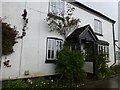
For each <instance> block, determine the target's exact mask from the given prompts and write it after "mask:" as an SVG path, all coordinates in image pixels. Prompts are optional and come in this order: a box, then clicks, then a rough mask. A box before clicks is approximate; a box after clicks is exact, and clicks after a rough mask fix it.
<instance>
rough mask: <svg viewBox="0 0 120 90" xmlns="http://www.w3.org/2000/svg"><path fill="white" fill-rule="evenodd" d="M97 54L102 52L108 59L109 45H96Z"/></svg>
mask: <svg viewBox="0 0 120 90" xmlns="http://www.w3.org/2000/svg"><path fill="white" fill-rule="evenodd" d="M98 54H104V55H105V56H106V59H107V60H109V46H106V45H98Z"/></svg>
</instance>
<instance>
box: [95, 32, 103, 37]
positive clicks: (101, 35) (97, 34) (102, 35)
mask: <svg viewBox="0 0 120 90" xmlns="http://www.w3.org/2000/svg"><path fill="white" fill-rule="evenodd" d="M95 35H98V36H103V34H100V33H95Z"/></svg>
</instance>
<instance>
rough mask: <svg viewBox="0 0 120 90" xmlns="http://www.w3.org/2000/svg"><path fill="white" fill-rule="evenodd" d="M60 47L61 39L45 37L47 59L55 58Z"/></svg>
mask: <svg viewBox="0 0 120 90" xmlns="http://www.w3.org/2000/svg"><path fill="white" fill-rule="evenodd" d="M61 47H62V40H61V39H57V38H47V61H48V62H52V61H54V60H57V53H58V51H60V49H61Z"/></svg>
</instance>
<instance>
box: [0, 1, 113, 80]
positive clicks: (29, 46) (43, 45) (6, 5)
mask: <svg viewBox="0 0 120 90" xmlns="http://www.w3.org/2000/svg"><path fill="white" fill-rule="evenodd" d="M54 1H55V0H47V2H3V3H2V8H3V11H2V17H6V19H5V20H4V22H7V23H9V24H11V25H12V26H15V27H16V29H17V31H19V33H20V35H21V34H22V32H23V31H22V29H23V23H24V22H23V18H22V16H21V15H22V14H23V11H24V9H26V11H27V18H28V25H27V28H26V36H24V37H23V38H20V39H17V41H18V43H17V44H15V46H14V53H12V54H11V55H8V56H2V62H1V67H2V80H6V79H16V78H27V77H37V76H47V75H55V70H54V69H55V64H54V59H55V54H56V49H59V47H60V45H61V44H62V43H63V42H64V37H63V36H61V35H60V34H59V33H57V32H49V27H48V25H47V22H46V20H45V19H46V18H47V14H48V13H49V12H51V11H52V12H54V13H56V15H58V14H59V13H61V12H66V9H67V6H72V7H74V8H75V11H74V12H73V16H74V17H75V18H79V19H80V21H81V23H80V27H79V28H78V29H76V30H73V32H71V33H70V34H69V36H68V37H67V39H68V40H70V39H71V38H72V39H73V38H74V39H75V40H78V41H76V42H75V43H74V44H73V45H71V46H72V49H76V47H77V45H78V46H79V49H80V50H82V51H84V52H86V55H88V54H89V53H87V50H90V51H91V53H90V55H88V56H86V57H87V58H86V61H85V65H84V69H85V71H86V72H88V73H94V69H93V67H94V64H95V63H93V61H94V59H95V55H96V53H99V51H101V50H103V51H104V52H105V54H106V55H107V57H108V59H109V60H110V62H109V63H108V64H109V66H111V65H113V64H114V62H115V53H114V52H115V46H114V38H115V37H114V23H115V21H114V20H112V19H110V18H109V17H107V16H105V15H103V14H101V13H99V12H98V11H95V10H93V9H91V8H89V7H87V6H85V5H83V4H82V3H80V2H66V1H61V0H59V1H58V0H57V2H54ZM78 42H79V43H78ZM88 46H90V47H88ZM91 55H92V56H91ZM7 60H10V62H9V65H10V67H7V66H5V65H4V62H5V61H7Z"/></svg>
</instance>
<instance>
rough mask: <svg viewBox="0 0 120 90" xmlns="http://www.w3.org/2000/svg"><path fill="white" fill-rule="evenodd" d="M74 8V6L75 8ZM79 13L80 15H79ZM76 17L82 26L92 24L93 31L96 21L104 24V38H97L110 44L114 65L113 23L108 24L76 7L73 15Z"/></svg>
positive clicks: (111, 59) (111, 58)
mask: <svg viewBox="0 0 120 90" xmlns="http://www.w3.org/2000/svg"><path fill="white" fill-rule="evenodd" d="M73 7H74V6H73ZM78 12H79V13H78ZM73 15H74V17H77V18H79V19H80V21H81V26H84V25H87V24H90V26H91V27H92V29H93V30H94V19H98V20H100V21H101V22H102V32H103V36H97V37H98V39H100V40H104V41H107V42H109V44H110V45H109V52H110V61H111V62H110V63H109V65H112V64H113V63H114V46H113V32H112V23H111V22H108V21H106V20H104V19H102V18H100V17H98V16H96V15H93V14H91V13H89V12H87V11H85V10H83V9H80V8H78V7H75V11H74V13H73Z"/></svg>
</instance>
